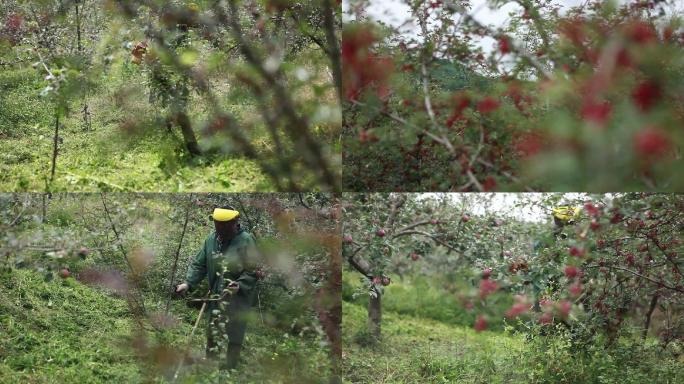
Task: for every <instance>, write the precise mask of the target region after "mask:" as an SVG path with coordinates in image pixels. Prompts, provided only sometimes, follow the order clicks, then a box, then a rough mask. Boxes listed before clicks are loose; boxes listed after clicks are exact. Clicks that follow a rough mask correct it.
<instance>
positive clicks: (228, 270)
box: [185, 230, 258, 302]
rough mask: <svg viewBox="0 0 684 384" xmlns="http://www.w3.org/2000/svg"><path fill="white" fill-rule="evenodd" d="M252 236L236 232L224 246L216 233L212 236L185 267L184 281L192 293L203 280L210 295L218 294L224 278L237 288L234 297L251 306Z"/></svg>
mask: <svg viewBox="0 0 684 384" xmlns="http://www.w3.org/2000/svg"><path fill="white" fill-rule="evenodd" d="M257 261H258V258H257V252H256V246H255V240H254V236H252V235H251V234H249V233H247V232H245V231H242V230H241V231H240V232H238V234H237V235H235V237H233V239H232V240H231V241H230V242H229V243H228V244H220V243H219V241H218V240H217V238H216V232H212V233H211V235H209V236H208V237H207V238H206V240H204V246H202V249H201V250H200V251H199V252H198V253H197V255H196V256H195V258H194V259H193V261H192V262H191V263H190V266H189V267H188V273H187V275H186V277H185V281H186V282H187V283H188V285H189V286H190V290H193V289H194V288H195V287H196V286H197V284H199V282H200V281H202V279H204V277H205V276H206V277H207V279H208V280H209V288H210V289H211V293H212V294H221V292H222V291H223V289H224V287H225V285H226V284H225V282H224V278H228V279H231V280H234V281H236V282H237V283H238V284H239V285H240V289H239V290H238V293H237V294H238V296H240V297H241V298H243V299H247V301H249V302H251V301H252V299H253V297H254V295H255V292H256V290H255V288H256V284H257V277H256V274H255V273H254V271H255V268H256V264H257Z"/></svg>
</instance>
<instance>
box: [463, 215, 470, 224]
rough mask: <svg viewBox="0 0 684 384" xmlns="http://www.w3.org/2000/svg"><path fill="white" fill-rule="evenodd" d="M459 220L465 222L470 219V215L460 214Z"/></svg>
mask: <svg viewBox="0 0 684 384" xmlns="http://www.w3.org/2000/svg"><path fill="white" fill-rule="evenodd" d="M461 221H462V222H464V223H467V222H468V221H470V216H468V215H463V216H461Z"/></svg>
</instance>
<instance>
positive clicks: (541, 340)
mask: <svg viewBox="0 0 684 384" xmlns="http://www.w3.org/2000/svg"><path fill="white" fill-rule="evenodd" d="M345 275H349V274H345ZM345 281H346V283H345V285H346V286H347V287H346V289H347V292H349V285H351V284H350V283H353V281H354V279H350V278H346V279H345ZM387 288H392V289H391V290H390V289H388V290H387V291H386V295H385V300H386V301H385V302H384V303H383V318H382V339H381V341H380V342H379V343H377V344H373V343H370V339H369V337H368V336H367V333H366V331H365V330H366V322H367V316H368V315H367V310H366V307H365V305H364V304H363V302H364V301H365V300H358V299H357V300H353V301H345V302H344V306H343V322H342V333H343V342H344V352H343V366H344V381H345V382H346V383H616V384H617V383H635V384H636V383H644V382H651V383H677V382H680V381H677V380H679V378H681V377H684V358H681V357H680V358H679V360H678V359H676V358H674V357H673V356H672V355H671V354H669V353H668V352H665V351H663V350H662V349H661V348H660V347H659V346H658V345H657V342H656V341H655V340H649V341H648V342H647V343H642V342H641V340H636V339H630V338H623V339H621V340H620V342H619V343H618V345H616V346H614V347H612V348H610V349H608V348H605V347H603V346H602V345H603V344H602V343H601V338H600V337H597V339H596V343H595V345H590V346H588V347H587V349H586V351H584V352H579V351H578V350H576V349H573V346H572V345H571V343H570V342H568V340H567V339H565V338H562V337H559V336H546V337H541V336H539V335H537V336H532V335H531V334H524V333H514V332H513V331H512V327H504V326H501V327H494V328H495V330H492V331H489V330H488V331H483V332H480V333H477V332H475V330H474V329H473V328H472V323H470V324H467V325H466V324H464V321H465V320H467V319H468V318H469V317H470V315H468V316H464V315H459V316H457V318H456V320H454V321H444V320H438V319H442V318H443V316H444V314H445V313H446V312H450V311H455V312H464V311H463V310H462V309H460V307H454V308H450V309H446V310H443V311H437V310H436V309H435V308H432V307H433V306H438V307H443V306H444V305H445V304H448V302H450V301H451V299H449V298H445V299H442V300H437V299H435V298H434V296H436V295H437V294H435V293H434V292H432V293H431V294H427V295H416V294H415V289H414V290H411V288H412V286H411V285H410V284H407V283H405V284H402V283H401V282H397V281H396V280H395V281H393V282H392V284H391V285H390V286H388V287H387ZM414 288H415V287H414ZM442 293H443V295H444V296H447V294H446V293H444V292H442ZM392 296H394V297H392ZM420 296H425V297H424V298H422V299H421V298H420ZM343 297H346V298H347V300H348V298H349V295H348V294H345V295H343ZM411 307H415V308H413V309H411ZM419 307H420V308H422V309H423V310H424V311H425V314H424V315H423V314H422V313H421V311H420V310H417V309H418V308H419ZM435 314H437V315H435Z"/></svg>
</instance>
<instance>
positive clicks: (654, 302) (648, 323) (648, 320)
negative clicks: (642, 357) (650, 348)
mask: <svg viewBox="0 0 684 384" xmlns="http://www.w3.org/2000/svg"><path fill="white" fill-rule="evenodd" d="M656 305H658V294H657V293H656V294H655V295H653V297H652V298H651V305H650V306H649V307H648V312H647V313H646V321H645V322H644V332H643V334H642V335H641V337H642V338H644V339H645V338H646V336H647V335H648V329H649V328H650V327H651V315H653V311H654V310H655V308H656Z"/></svg>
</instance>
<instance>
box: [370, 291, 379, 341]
mask: <svg viewBox="0 0 684 384" xmlns="http://www.w3.org/2000/svg"><path fill="white" fill-rule="evenodd" d="M374 292H375V295H374V296H370V297H369V298H368V332H369V333H370V335H371V337H372V338H373V339H375V341H377V340H380V322H381V321H382V306H381V305H380V301H381V300H380V299H381V296H380V292H378V290H375V289H374Z"/></svg>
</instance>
